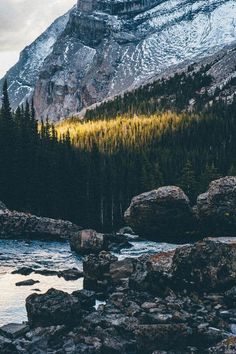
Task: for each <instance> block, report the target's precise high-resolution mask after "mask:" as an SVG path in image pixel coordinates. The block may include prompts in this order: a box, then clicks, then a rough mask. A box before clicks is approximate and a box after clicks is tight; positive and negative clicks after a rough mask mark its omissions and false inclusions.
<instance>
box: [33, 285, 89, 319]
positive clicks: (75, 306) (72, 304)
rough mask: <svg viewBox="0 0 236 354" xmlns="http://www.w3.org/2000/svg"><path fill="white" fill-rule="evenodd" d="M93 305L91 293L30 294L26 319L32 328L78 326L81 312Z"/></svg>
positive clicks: (58, 292)
mask: <svg viewBox="0 0 236 354" xmlns="http://www.w3.org/2000/svg"><path fill="white" fill-rule="evenodd" d="M94 305H95V299H94V298H93V299H91V293H90V292H84V291H82V292H81V293H80V291H77V292H74V293H72V294H71V295H70V294H67V293H65V292H63V291H60V290H55V289H50V290H48V291H47V292H46V293H45V294H40V295H38V294H32V295H30V296H28V297H27V299H26V310H27V314H28V319H29V322H30V324H31V325H34V326H35V325H37V326H51V325H61V324H67V325H72V324H78V323H79V322H80V320H81V316H82V314H83V311H84V310H85V309H87V308H92V307H93V306H94Z"/></svg>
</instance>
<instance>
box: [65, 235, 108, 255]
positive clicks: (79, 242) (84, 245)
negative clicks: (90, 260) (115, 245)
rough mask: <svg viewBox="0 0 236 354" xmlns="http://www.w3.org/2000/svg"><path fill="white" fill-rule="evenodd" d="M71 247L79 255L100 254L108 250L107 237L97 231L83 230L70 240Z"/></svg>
mask: <svg viewBox="0 0 236 354" xmlns="http://www.w3.org/2000/svg"><path fill="white" fill-rule="evenodd" d="M70 246H71V250H72V251H75V252H76V253H79V254H86V253H99V252H101V251H102V250H104V249H106V244H105V237H104V235H103V234H101V233H97V232H96V231H95V230H81V231H80V232H79V233H78V234H77V235H74V236H72V237H71V238H70Z"/></svg>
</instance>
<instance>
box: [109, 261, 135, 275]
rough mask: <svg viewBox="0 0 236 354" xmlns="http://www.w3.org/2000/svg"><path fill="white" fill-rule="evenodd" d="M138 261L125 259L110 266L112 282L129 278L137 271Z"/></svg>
mask: <svg viewBox="0 0 236 354" xmlns="http://www.w3.org/2000/svg"><path fill="white" fill-rule="evenodd" d="M136 264H137V260H136V259H134V258H125V259H122V260H120V261H117V262H113V263H111V265H110V276H111V279H112V280H114V281H115V280H119V279H124V278H129V277H130V276H131V274H133V272H134V270H135V266H136Z"/></svg>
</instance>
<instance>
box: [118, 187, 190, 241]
mask: <svg viewBox="0 0 236 354" xmlns="http://www.w3.org/2000/svg"><path fill="white" fill-rule="evenodd" d="M124 217H125V221H126V224H127V225H129V226H130V227H131V228H132V229H133V230H134V232H135V233H137V234H138V235H139V236H143V237H145V238H147V239H154V240H156V241H160V240H165V241H171V242H179V241H184V240H186V234H188V233H190V232H191V231H192V230H193V224H194V220H195V219H194V214H193V211H192V209H191V206H190V201H189V199H188V197H187V196H186V195H185V193H184V192H183V191H182V190H181V189H180V188H179V187H175V186H167V187H161V188H159V189H157V190H153V191H150V192H147V193H143V194H141V195H139V196H137V197H134V198H133V199H132V201H131V204H130V207H129V208H128V209H127V210H126V212H125V215H124Z"/></svg>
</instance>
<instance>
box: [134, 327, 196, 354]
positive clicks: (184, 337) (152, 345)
mask: <svg viewBox="0 0 236 354" xmlns="http://www.w3.org/2000/svg"><path fill="white" fill-rule="evenodd" d="M192 340H193V331H192V329H191V327H189V326H187V325H186V324H157V325H141V326H138V328H137V330H136V341H137V347H138V352H140V353H142V352H143V353H147V354H148V353H152V352H153V351H155V350H156V349H160V350H168V349H169V348H170V341H171V346H172V348H174V349H175V350H179V351H181V349H183V348H184V347H186V346H187V345H190V344H191V343H192Z"/></svg>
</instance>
